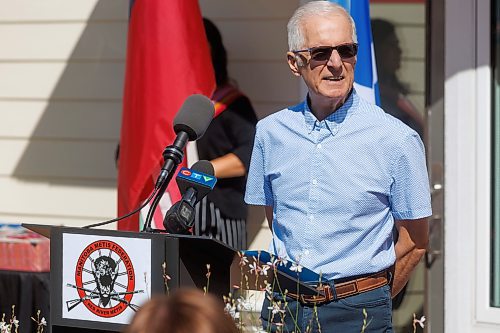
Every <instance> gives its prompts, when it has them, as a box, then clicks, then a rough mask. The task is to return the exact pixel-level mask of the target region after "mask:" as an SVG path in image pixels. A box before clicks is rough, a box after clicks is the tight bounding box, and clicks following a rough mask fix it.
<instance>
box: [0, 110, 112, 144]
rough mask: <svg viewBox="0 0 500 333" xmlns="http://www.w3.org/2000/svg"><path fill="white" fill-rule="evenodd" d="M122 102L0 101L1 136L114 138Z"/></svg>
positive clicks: (80, 138)
mask: <svg viewBox="0 0 500 333" xmlns="http://www.w3.org/2000/svg"><path fill="white" fill-rule="evenodd" d="M121 113H122V104H121V103H120V102H109V103H99V102H58V101H50V102H47V101H0V114H1V115H2V121H1V122H0V139H1V138H25V139H26V138H32V139H55V138H58V139H79V140H82V139H92V140H115V141H118V139H119V135H120V124H121Z"/></svg>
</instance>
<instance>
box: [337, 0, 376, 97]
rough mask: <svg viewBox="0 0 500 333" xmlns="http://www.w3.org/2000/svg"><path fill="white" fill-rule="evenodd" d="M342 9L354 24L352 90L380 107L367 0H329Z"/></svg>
mask: <svg viewBox="0 0 500 333" xmlns="http://www.w3.org/2000/svg"><path fill="white" fill-rule="evenodd" d="M330 1H331V2H335V3H337V4H339V5H341V6H342V7H344V8H345V9H346V10H347V12H349V13H350V14H351V16H352V18H353V19H354V22H355V23H356V32H357V35H358V44H359V50H358V61H357V63H356V69H355V71H354V88H356V91H357V92H358V94H359V95H360V96H362V97H363V98H364V99H365V100H367V101H369V102H371V103H374V104H377V105H380V95H379V91H378V79H377V66H376V64H375V52H374V50H373V40H372V29H371V24H370V4H369V0H355V1H351V0H330Z"/></svg>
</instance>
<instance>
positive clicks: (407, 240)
mask: <svg viewBox="0 0 500 333" xmlns="http://www.w3.org/2000/svg"><path fill="white" fill-rule="evenodd" d="M395 224H396V228H397V229H398V232H399V238H398V241H397V242H396V244H395V251H396V263H395V264H394V266H393V268H392V270H393V282H392V297H394V296H396V295H397V294H398V293H399V292H400V291H401V289H403V287H404V286H405V284H406V282H408V279H409V278H410V275H411V273H412V271H413V269H415V266H417V264H418V262H419V261H420V259H421V258H422V257H423V256H424V254H425V251H426V249H427V244H428V241H429V220H428V218H423V219H417V220H398V221H395Z"/></svg>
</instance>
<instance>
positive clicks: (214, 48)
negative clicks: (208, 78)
mask: <svg viewBox="0 0 500 333" xmlns="http://www.w3.org/2000/svg"><path fill="white" fill-rule="evenodd" d="M203 25H204V26H205V33H206V35H207V39H208V43H209V46H210V54H211V56H212V65H213V67H214V72H215V83H216V84H217V86H218V87H220V86H222V85H224V84H226V83H228V81H229V76H228V73H227V52H226V49H225V47H224V44H223V43H222V36H221V34H220V32H219V29H217V27H216V26H215V24H213V23H212V21H210V20H209V19H207V18H203Z"/></svg>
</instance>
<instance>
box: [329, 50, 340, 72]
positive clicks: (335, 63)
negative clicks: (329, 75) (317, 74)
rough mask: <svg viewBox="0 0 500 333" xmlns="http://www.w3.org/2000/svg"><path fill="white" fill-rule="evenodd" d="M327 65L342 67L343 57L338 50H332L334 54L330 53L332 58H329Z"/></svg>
mask: <svg viewBox="0 0 500 333" xmlns="http://www.w3.org/2000/svg"><path fill="white" fill-rule="evenodd" d="M327 65H328V66H330V67H334V68H339V67H342V58H341V57H340V55H339V53H338V52H337V50H333V51H332V54H331V55H330V59H328V63H327Z"/></svg>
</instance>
